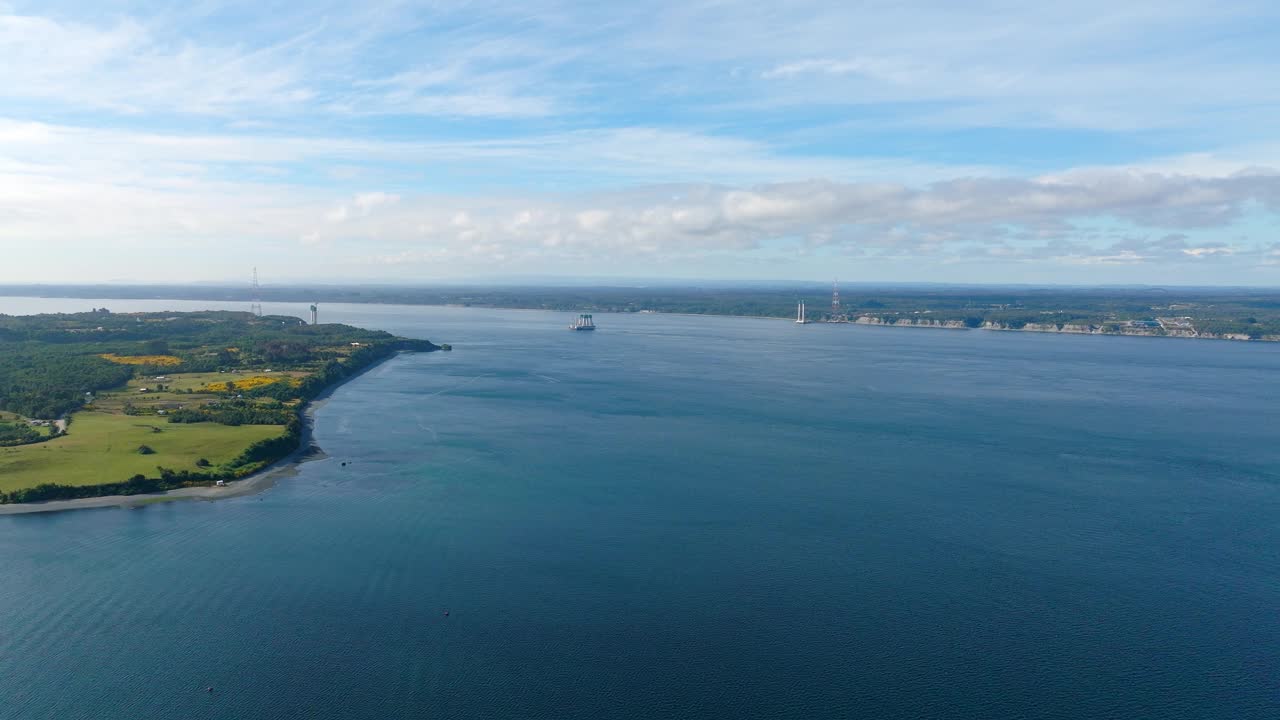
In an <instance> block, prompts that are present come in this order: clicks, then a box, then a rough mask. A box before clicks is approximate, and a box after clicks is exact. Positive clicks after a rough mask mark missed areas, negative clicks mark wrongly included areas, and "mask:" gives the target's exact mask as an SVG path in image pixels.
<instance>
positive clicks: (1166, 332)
mask: <svg viewBox="0 0 1280 720" xmlns="http://www.w3.org/2000/svg"><path fill="white" fill-rule="evenodd" d="M854 322H856V323H858V324H859V325H883V326H887V327H931V328H947V329H952V330H965V329H970V328H969V326H967V325H965V324H964V322H963V321H960V320H931V319H925V318H918V317H876V316H874V315H862V316H860V317H858V319H857V320H855V321H854ZM979 328H980V329H982V330H1004V331H1015V332H1016V331H1022V332H1048V333H1070V334H1075V335H1133V336H1138V337H1186V338H1204V339H1207V340H1244V341H1249V340H1254V341H1261V342H1280V335H1263V336H1262V337H1261V338H1250V337H1249V336H1248V335H1245V334H1243V333H1211V332H1197V331H1195V330H1192V329H1186V328H1177V327H1173V328H1165V327H1147V326H1131V325H1114V324H1109V325H1093V324H1083V323H1063V324H1061V325H1059V324H1057V323H1027V324H1025V325H1022V326H1019V327H1014V326H1012V325H1008V324H1006V323H1000V322H991V321H987V322H984V323H982V325H981V326H979Z"/></svg>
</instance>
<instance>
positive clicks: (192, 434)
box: [0, 410, 284, 492]
mask: <svg viewBox="0 0 1280 720" xmlns="http://www.w3.org/2000/svg"><path fill="white" fill-rule="evenodd" d="M157 430H159V432H157ZM283 433H284V427H282V426H280V425H239V426H230V425H218V424H215V423H198V424H181V423H168V422H165V420H164V418H163V417H159V418H157V417H145V416H144V417H137V416H129V415H120V414H114V413H108V412H101V411H92V410H86V411H81V412H78V413H76V414H75V415H74V418H73V420H72V424H71V427H70V431H69V432H68V434H67V435H65V436H63V437H59V438H54V439H53V440H49V441H47V442H43V443H37V444H34V445H19V446H17V447H7V448H0V492H5V491H9V490H15V489H18V488H25V487H33V486H35V485H40V484H41V483H58V484H61V485H99V484H102V483H111V482H122V481H124V480H128V479H129V478H130V477H132V476H133V475H136V474H143V475H148V476H154V475H155V474H156V466H158V465H162V466H164V467H167V468H173V469H174V470H196V469H198V468H197V467H196V461H197V460H199V459H200V458H205V459H207V460H208V461H209V462H210V463H212V464H213V465H219V464H221V463H225V462H227V461H229V460H231V459H232V458H234V457H236V456H237V455H239V454H240V453H241V452H242V451H243V450H244V449H245V448H246V447H248V446H249V445H251V444H253V443H255V442H257V441H259V440H264V439H266V438H271V437H276V436H278V435H281V434H283ZM141 445H146V446H148V447H150V448H151V449H152V450H154V451H155V452H154V454H151V455H142V454H139V453H138V447H139V446H141Z"/></svg>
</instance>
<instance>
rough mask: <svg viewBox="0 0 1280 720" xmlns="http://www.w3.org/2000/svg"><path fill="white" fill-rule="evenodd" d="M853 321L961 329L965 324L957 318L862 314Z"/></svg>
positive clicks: (897, 325) (871, 323)
mask: <svg viewBox="0 0 1280 720" xmlns="http://www.w3.org/2000/svg"><path fill="white" fill-rule="evenodd" d="M854 322H856V323H858V324H859V325H892V326H894V327H933V328H948V329H951V330H963V329H964V327H965V325H964V323H963V322H961V321H959V320H927V319H925V318H890V319H888V320H886V319H885V318H878V317H872V316H870V315H863V316H861V317H859V318H858V319H857V320H854Z"/></svg>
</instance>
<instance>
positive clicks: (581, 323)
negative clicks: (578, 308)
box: [569, 315, 596, 332]
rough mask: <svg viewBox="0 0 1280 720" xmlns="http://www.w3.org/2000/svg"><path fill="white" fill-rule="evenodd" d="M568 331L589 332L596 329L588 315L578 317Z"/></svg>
mask: <svg viewBox="0 0 1280 720" xmlns="http://www.w3.org/2000/svg"><path fill="white" fill-rule="evenodd" d="M569 329H570V330H574V331H577V332H584V331H590V330H595V329H596V324H595V322H594V321H592V319H591V316H590V315H579V316H578V319H577V320H575V321H574V322H573V324H572V325H570V326H569Z"/></svg>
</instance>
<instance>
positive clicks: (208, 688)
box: [205, 685, 213, 692]
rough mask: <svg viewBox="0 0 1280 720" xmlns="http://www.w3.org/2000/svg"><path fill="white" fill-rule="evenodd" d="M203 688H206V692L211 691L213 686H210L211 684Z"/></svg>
mask: <svg viewBox="0 0 1280 720" xmlns="http://www.w3.org/2000/svg"><path fill="white" fill-rule="evenodd" d="M205 690H206V691H207V692H213V686H212V685H210V686H209V687H207V688H205Z"/></svg>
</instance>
